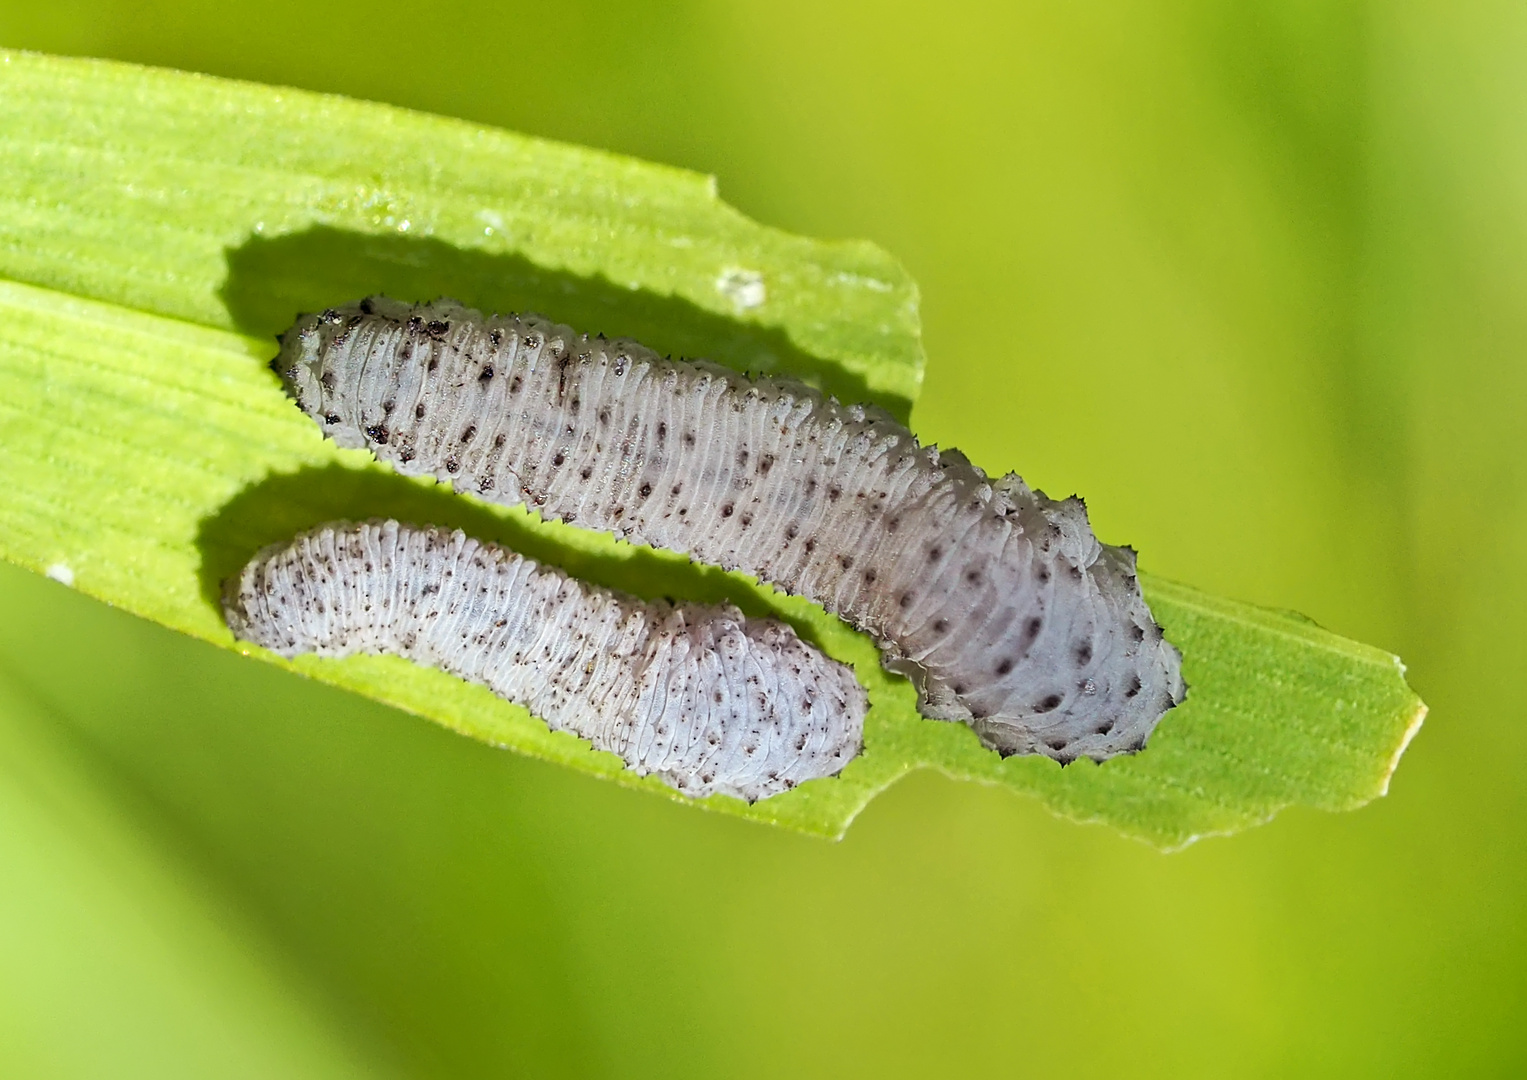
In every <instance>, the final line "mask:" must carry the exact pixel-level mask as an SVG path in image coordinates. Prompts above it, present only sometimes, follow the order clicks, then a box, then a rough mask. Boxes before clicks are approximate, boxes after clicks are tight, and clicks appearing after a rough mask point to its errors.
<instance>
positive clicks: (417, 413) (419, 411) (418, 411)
mask: <svg viewBox="0 0 1527 1080" xmlns="http://www.w3.org/2000/svg"><path fill="white" fill-rule="evenodd" d="M414 419H415V420H423V419H424V402H422V401H421V402H419V404H417V405H415V406H414Z"/></svg>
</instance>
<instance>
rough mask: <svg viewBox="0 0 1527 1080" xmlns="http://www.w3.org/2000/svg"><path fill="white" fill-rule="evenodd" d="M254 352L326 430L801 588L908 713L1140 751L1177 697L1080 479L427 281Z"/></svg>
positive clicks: (1169, 660)
mask: <svg viewBox="0 0 1527 1080" xmlns="http://www.w3.org/2000/svg"><path fill="white" fill-rule="evenodd" d="M272 367H274V368H275V369H276V370H277V371H278V372H279V373H280V374H281V375H282V377H283V378H284V380H285V381H286V384H287V387H288V390H289V391H290V393H291V394H292V396H293V397H294V398H296V400H297V402H298V403H299V404H300V405H301V406H302V408H303V409H304V410H305V411H306V412H307V413H308V414H309V415H310V416H312V417H313V418H314V419H315V420H316V421H318V423H319V424H320V425H321V426H322V427H323V430H324V431H325V432H326V433H327V434H328V435H329V436H330V437H331V438H333V439H334V440H335V441H336V442H338V443H340V444H341V445H343V446H350V447H360V446H365V447H369V448H370V449H371V450H372V452H373V453H375V454H376V456H377V457H378V458H379V459H381V460H383V461H387V462H390V463H391V464H393V465H394V466H395V467H396V468H397V469H398V470H399V471H401V472H403V473H407V474H411V475H420V474H424V475H431V476H436V477H438V478H440V479H442V480H448V481H450V482H451V483H452V484H453V485H454V486H455V487H456V489H457V490H459V491H466V492H472V493H475V494H478V495H481V496H482V497H484V498H487V499H491V500H493V501H495V502H500V503H506V504H517V503H521V502H526V503H529V504H530V505H531V506H532V507H533V508H534V509H536V510H538V511H539V512H540V513H541V514H542V515H543V516H545V517H548V518H556V519H560V520H562V521H567V522H576V523H578V524H580V525H583V526H585V527H587V528H591V529H601V530H607V531H611V532H614V533H617V534H619V535H621V536H623V537H625V538H627V539H629V540H631V541H633V542H637V543H643V544H649V545H652V546H654V547H663V548H671V549H675V550H678V551H682V552H686V553H688V554H689V556H690V557H691V558H692V559H694V560H695V561H697V562H705V563H712V564H715V565H719V566H722V567H725V568H727V569H729V570H742V571H744V572H746V573H749V574H752V575H754V576H756V577H757V578H759V579H760V580H761V581H765V582H768V583H770V584H773V585H775V586H777V587H778V588H780V589H783V590H785V591H787V592H790V593H795V594H798V595H803V596H806V597H809V598H810V599H812V600H815V601H817V602H818V603H820V604H822V605H823V606H824V607H825V608H827V609H828V610H829V611H831V612H834V613H835V614H837V615H839V616H841V617H842V618H843V619H845V620H846V621H848V622H849V623H851V624H852V625H854V626H856V627H859V628H860V629H863V630H865V631H868V632H869V633H870V634H871V635H873V636H874V637H875V638H876V639H877V641H878V642H879V644H880V646H881V649H882V650H883V652H884V654H885V656H884V660H885V664H886V666H887V667H888V668H890V669H891V670H893V671H898V672H902V673H905V674H907V675H908V676H910V677H911V678H912V680H913V681H914V682H915V683H916V685H917V688H918V696H919V707H920V708H921V710H922V712H923V714H924V715H925V716H929V717H933V718H936V719H943V720H962V721H965V722H966V723H968V724H970V725H971V727H973V728H974V729H975V731H976V733H977V734H978V735H979V736H980V738H981V740H982V742H984V743H985V744H986V745H987V746H988V747H990V748H992V749H994V750H997V751H999V752H1001V753H1002V754H1004V755H1006V754H1013V753H1040V754H1046V755H1048V756H1050V757H1053V758H1056V759H1058V760H1060V761H1062V762H1065V761H1070V760H1072V759H1074V758H1076V757H1078V756H1081V755H1086V756H1088V757H1092V758H1095V759H1098V760H1101V759H1103V758H1108V757H1112V756H1113V755H1115V754H1119V753H1127V752H1131V751H1134V750H1138V749H1140V748H1141V747H1142V746H1144V744H1145V740H1146V738H1147V736H1148V735H1149V734H1150V733H1151V731H1152V730H1153V728H1154V727H1155V725H1156V722H1157V721H1158V720H1159V719H1160V718H1161V716H1162V715H1163V714H1164V713H1165V712H1166V711H1167V710H1168V709H1170V708H1171V707H1172V706H1173V705H1175V704H1176V703H1177V702H1179V701H1180V700H1182V697H1183V694H1184V686H1183V682H1182V676H1181V672H1180V665H1181V657H1180V655H1179V653H1178V652H1177V650H1176V649H1175V648H1173V647H1172V646H1171V645H1170V644H1168V643H1167V642H1166V641H1165V640H1164V639H1163V636H1162V632H1161V628H1160V627H1159V626H1157V624H1156V622H1155V620H1154V619H1153V618H1152V617H1151V613H1150V611H1149V609H1148V608H1147V607H1146V605H1145V601H1144V599H1143V598H1142V596H1141V594H1140V587H1139V583H1138V582H1137V580H1136V578H1135V573H1134V565H1135V559H1134V553H1133V552H1132V551H1130V550H1129V549H1127V548H1114V547H1106V546H1104V545H1102V544H1099V543H1098V541H1097V539H1096V538H1095V537H1094V536H1093V534H1092V529H1091V527H1090V525H1089V524H1088V521H1087V513H1086V508H1085V507H1084V506H1083V504H1082V502H1081V500H1079V499H1075V498H1072V499H1066V500H1063V501H1060V502H1056V501H1054V500H1051V499H1048V498H1046V497H1045V496H1044V494H1043V493H1042V492H1036V491H1031V490H1030V489H1029V488H1028V487H1027V486H1025V484H1024V483H1023V481H1022V480H1021V479H1020V478H1019V477H1018V476H1017V475H1015V474H1009V475H1008V476H1006V477H1004V478H1003V479H1001V480H997V481H995V482H993V481H989V480H988V479H987V477H986V474H985V473H983V472H982V471H981V470H980V469H978V468H976V467H974V466H973V465H971V464H970V462H969V461H967V460H966V459H965V458H964V456H963V455H961V454H959V453H958V452H955V451H945V452H944V453H942V454H941V453H939V452H938V450H937V449H936V448H925V447H922V446H919V445H918V443H917V440H916V439H915V438H914V437H913V435H912V433H911V432H910V431H908V430H907V429H906V428H904V427H902V426H901V425H900V424H897V423H896V422H895V421H894V420H892V419H891V418H889V417H888V416H885V415H883V414H882V413H880V412H879V411H878V410H874V409H871V408H865V407H861V406H843V405H840V404H839V403H838V402H837V401H835V400H833V399H824V398H823V397H822V396H821V395H820V394H818V393H817V392H816V391H814V390H812V389H811V388H809V387H806V386H804V385H802V384H800V383H796V382H793V381H790V380H785V379H758V380H750V379H748V378H745V377H743V376H742V375H739V374H737V373H735V372H731V371H727V370H724V369H722V368H718V367H716V366H714V365H711V364H707V363H704V362H699V363H693V362H683V361H670V360H665V359H663V358H662V357H659V356H657V355H655V354H653V353H652V352H651V351H650V350H648V349H645V348H643V347H642V346H640V345H638V344H636V343H634V342H630V341H621V340H605V339H603V338H590V337H588V336H586V335H583V336H580V335H577V334H575V333H574V332H573V331H572V330H570V329H568V328H567V327H565V326H560V325H557V324H554V323H550V322H548V321H546V320H544V319H540V318H537V317H535V316H525V317H515V316H493V317H484V316H483V315H482V314H481V313H479V312H477V311H473V310H471V309H469V308H464V307H462V306H461V305H459V304H457V303H455V302H454V301H448V300H441V301H437V302H435V303H433V304H423V305H408V304H402V303H398V302H396V301H392V300H387V299H385V298H382V297H372V298H370V299H367V300H362V301H360V302H358V303H355V304H349V305H346V306H344V307H340V308H333V309H330V310H328V311H325V312H323V313H321V314H319V315H312V316H307V317H305V318H303V319H301V320H300V321H299V322H298V323H297V325H296V326H294V327H293V328H292V329H291V330H290V331H288V332H287V334H286V335H285V336H284V337H283V338H282V350H281V354H280V356H278V357H277V359H276V361H275V362H274V363H273V364H272Z"/></svg>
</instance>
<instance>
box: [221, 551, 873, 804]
mask: <svg viewBox="0 0 1527 1080" xmlns="http://www.w3.org/2000/svg"><path fill="white" fill-rule="evenodd" d="M223 607H224V613H225V614H226V616H227V619H228V625H229V626H230V627H231V628H232V630H233V632H234V634H235V635H236V636H238V637H239V638H241V639H243V640H245V641H251V642H254V643H255V644H258V645H263V646H265V647H266V648H268V649H271V650H273V651H275V652H277V653H280V654H281V655H282V656H294V655H296V654H298V653H306V652H311V653H317V654H318V655H320V656H348V655H351V654H353V653H387V654H394V655H398V656H403V657H406V658H408V659H410V660H414V661H416V662H418V663H421V664H427V665H429V666H430V667H437V668H440V669H442V670H444V671H448V672H450V673H451V674H452V675H457V676H459V677H461V678H463V679H466V680H467V681H469V682H475V683H480V684H482V685H485V686H487V687H488V688H489V689H490V690H492V691H493V692H494V693H495V694H497V695H498V696H499V697H502V698H506V699H508V700H509V701H513V702H516V703H518V704H521V705H524V706H525V707H526V708H528V709H529V710H530V711H531V712H532V713H533V714H535V715H536V716H539V717H540V718H542V719H543V720H545V721H546V723H547V724H548V725H550V726H551V728H552V729H553V730H558V731H570V732H572V733H573V734H575V735H578V736H580V737H581V738H585V739H588V740H589V741H590V742H592V743H593V744H594V746H596V747H597V748H599V749H601V750H610V751H613V752H614V753H616V754H618V755H620V757H621V759H622V760H623V761H625V763H626V764H627V765H628V766H629V767H630V768H631V769H633V770H634V771H635V772H637V773H638V774H641V775H647V774H649V773H650V774H653V775H656V776H658V777H660V778H661V779H662V780H663V781H664V782H665V783H667V784H668V785H670V786H671V787H674V788H677V789H678V790H679V791H682V792H684V793H685V794H686V795H694V796H702V795H710V794H713V793H718V792H719V793H721V794H725V795H735V796H737V797H738V798H742V799H747V800H749V801H750V802H751V801H753V800H756V799H763V798H767V797H768V796H770V795H777V794H779V793H780V792H782V791H786V790H788V789H790V788H792V787H794V786H795V785H796V784H799V783H803V782H804V781H807V780H814V779H817V778H819V777H824V776H832V775H835V774H836V773H837V772H838V771H839V770H841V769H842V768H843V766H844V765H846V764H848V762H849V760H850V759H852V758H853V757H854V756H855V755H856V754H858V752H859V749H860V746H861V743H862V741H863V730H864V713H865V709H866V708H867V701H866V698H865V694H864V690H863V688H862V687H860V685H859V684H858V682H856V681H855V679H854V675H853V672H852V671H851V670H850V669H849V668H848V667H846V666H845V665H843V664H839V663H837V662H836V661H834V660H830V659H828V658H827V657H825V656H823V655H822V654H821V653H820V652H818V651H817V650H816V649H814V648H812V647H811V646H809V645H807V644H805V643H804V642H802V641H801V640H800V638H798V637H796V635H795V632H794V631H793V630H791V629H790V627H788V626H786V625H785V624H784V623H781V622H778V621H776V620H773V619H747V618H744V617H743V615H742V613H741V612H740V611H738V610H737V609H736V608H733V607H712V606H705V605H699V604H693V605H683V604H679V605H675V604H670V603H667V602H663V601H659V602H654V603H645V602H643V601H640V600H637V599H635V598H633V597H629V596H622V595H620V594H618V593H612V592H610V591H609V590H607V589H600V588H596V587H594V586H590V585H584V584H581V583H580V582H578V581H577V580H575V579H573V578H570V577H568V576H567V575H566V574H564V573H562V572H560V571H558V570H555V569H552V568H550V567H546V566H540V565H537V564H536V563H534V562H532V561H531V560H529V559H526V558H523V557H521V556H519V555H516V554H515V553H514V552H512V551H509V550H506V549H504V548H501V547H497V546H495V545H493V544H484V543H479V542H478V541H476V540H473V539H470V538H469V537H467V536H465V535H463V534H462V533H461V532H459V531H458V532H447V531H445V530H443V529H430V528H423V529H417V528H413V527H410V526H407V525H399V524H398V523H397V522H396V521H387V522H370V523H367V524H362V525H352V524H347V523H343V522H342V523H338V524H334V525H323V526H320V527H319V528H317V529H314V530H313V531H311V532H308V533H305V534H303V535H301V536H299V537H297V538H296V539H295V540H292V541H290V542H288V543H285V544H278V545H275V546H274V547H271V548H267V549H266V550H264V551H262V552H260V554H258V555H257V556H255V558H254V559H253V560H252V561H251V562H250V563H249V564H248V565H247V566H246V567H244V569H243V571H242V572H241V573H240V574H239V576H238V577H236V578H233V579H230V580H229V582H228V583H227V587H226V590H225V594H224V601H223Z"/></svg>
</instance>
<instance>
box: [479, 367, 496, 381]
mask: <svg viewBox="0 0 1527 1080" xmlns="http://www.w3.org/2000/svg"><path fill="white" fill-rule="evenodd" d="M477 381H478V382H484V383H485V382H492V381H493V365H492V364H489V365H487V366H486V367H484V368H483V369H482V373H481V374H479V375H478V376H477Z"/></svg>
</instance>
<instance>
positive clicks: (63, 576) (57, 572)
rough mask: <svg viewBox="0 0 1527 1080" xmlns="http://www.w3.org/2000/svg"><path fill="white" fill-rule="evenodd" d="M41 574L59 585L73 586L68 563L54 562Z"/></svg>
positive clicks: (71, 572) (72, 573)
mask: <svg viewBox="0 0 1527 1080" xmlns="http://www.w3.org/2000/svg"><path fill="white" fill-rule="evenodd" d="M43 572H44V573H45V574H47V575H48V577H49V578H51V579H52V580H54V581H56V582H58V583H59V584H60V585H68V586H70V587H71V588H72V587H73V586H74V570H73V569H72V568H71V567H70V566H69V564H68V563H62V562H56V563H54V564H53V565H52V566H50V567H48V568H47V570H45V571H43Z"/></svg>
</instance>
